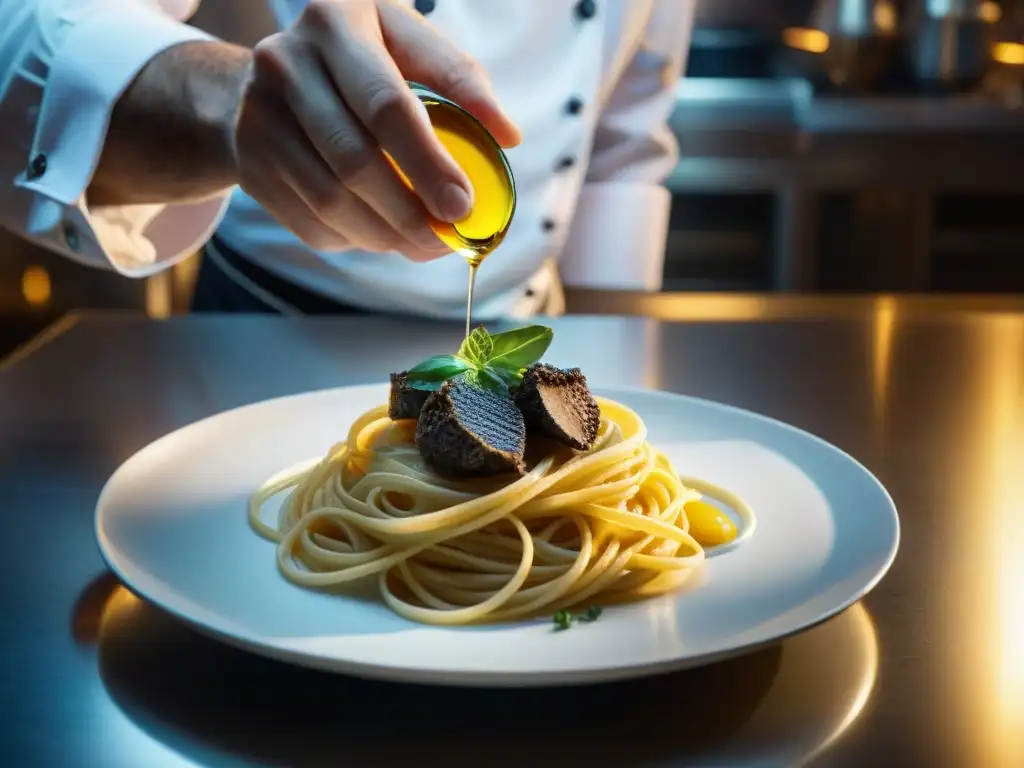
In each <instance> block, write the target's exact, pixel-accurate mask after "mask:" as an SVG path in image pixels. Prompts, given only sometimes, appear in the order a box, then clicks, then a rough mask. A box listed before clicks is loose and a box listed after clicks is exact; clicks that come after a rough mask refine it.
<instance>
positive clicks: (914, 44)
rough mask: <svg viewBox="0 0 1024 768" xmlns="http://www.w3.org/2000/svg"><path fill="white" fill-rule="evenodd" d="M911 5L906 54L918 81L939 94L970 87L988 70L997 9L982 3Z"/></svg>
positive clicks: (937, 0)
mask: <svg viewBox="0 0 1024 768" xmlns="http://www.w3.org/2000/svg"><path fill="white" fill-rule="evenodd" d="M914 4H915V5H914V7H913V9H912V11H911V14H910V19H909V24H910V29H911V30H912V33H913V36H912V41H911V43H910V46H909V49H908V54H909V57H910V62H911V66H912V68H913V71H914V74H915V76H916V78H917V81H918V83H919V84H920V85H921V86H922V87H923V88H925V89H927V90H935V91H940V92H962V91H968V90H973V89H974V88H976V87H977V86H978V85H979V84H980V83H981V81H982V80H983V79H984V77H985V75H986V74H988V72H989V71H990V69H991V68H992V66H993V58H992V49H993V45H994V44H995V42H996V24H997V23H998V21H999V18H1000V16H1001V13H1002V12H1001V8H1000V6H999V5H998V4H996V3H994V2H986V1H985V0H914Z"/></svg>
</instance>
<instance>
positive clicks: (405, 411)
mask: <svg viewBox="0 0 1024 768" xmlns="http://www.w3.org/2000/svg"><path fill="white" fill-rule="evenodd" d="M428 397H430V393H429V392H425V391H423V390H422V389H413V388H412V387H410V386H409V375H408V374H407V373H406V372H405V371H402V372H401V373H392V374H391V396H390V397H389V398H388V416H389V417H391V419H393V420H394V421H398V420H399V419H417V418H419V415H420V410H421V409H422V408H423V404H424V403H425V402H427V398H428Z"/></svg>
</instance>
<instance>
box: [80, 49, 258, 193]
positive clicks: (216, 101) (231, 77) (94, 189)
mask: <svg viewBox="0 0 1024 768" xmlns="http://www.w3.org/2000/svg"><path fill="white" fill-rule="evenodd" d="M251 55H252V54H251V51H249V50H248V49H246V48H240V47H238V46H234V45H230V44H228V43H221V42H190V43H184V44H182V45H178V46H175V47H173V48H170V49H168V50H166V51H164V52H163V53H161V54H159V55H158V56H156V57H155V58H154V59H153V60H152V61H151V62H149V64H147V65H146V66H145V67H144V68H143V69H142V70H141V71H140V72H139V74H138V76H137V77H136V78H135V80H134V81H133V82H132V84H131V85H130V86H129V87H128V88H127V89H126V90H125V92H124V93H123V94H122V95H121V97H120V99H119V100H118V101H117V104H116V105H115V107H114V110H113V112H112V114H111V121H110V126H109V129H108V131H107V138H106V141H105V143H104V147H103V152H102V154H101V156H100V161H99V164H98V165H97V168H96V171H95V173H94V175H93V177H92V182H91V183H90V185H89V189H88V193H87V197H88V200H89V202H90V203H91V204H95V205H124V204H138V203H170V202H180V201H187V200H196V199H201V198H203V197H207V196H209V195H212V194H215V193H217V192H219V191H221V190H223V189H225V188H227V187H230V186H232V185H233V184H235V183H237V172H236V164H235V152H234V124H235V116H236V112H237V107H238V102H239V99H240V97H241V94H242V91H243V89H244V86H245V82H246V78H247V76H248V71H249V63H250V60H251Z"/></svg>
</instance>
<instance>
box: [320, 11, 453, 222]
mask: <svg viewBox="0 0 1024 768" xmlns="http://www.w3.org/2000/svg"><path fill="white" fill-rule="evenodd" d="M313 9H317V10H313ZM305 16H309V19H310V20H309V21H308V22H307V23H308V24H309V25H310V27H311V30H312V32H313V34H314V35H315V36H316V39H317V40H318V42H319V45H318V50H319V52H320V55H321V57H322V58H323V61H324V64H325V67H326V69H327V71H328V73H329V75H330V79H331V81H332V83H333V84H334V86H335V88H337V90H338V92H339V93H340V95H341V97H342V99H343V100H344V102H345V104H346V105H347V106H348V108H349V109H350V110H351V111H352V113H353V114H354V116H355V117H356V118H357V119H358V121H359V122H360V123H361V124H362V125H363V126H364V127H365V129H366V130H367V131H368V132H369V134H370V135H372V136H373V138H374V139H375V140H376V141H377V143H378V144H379V146H380V147H381V149H383V150H384V151H385V152H387V153H388V154H389V155H391V156H392V157H393V158H394V159H395V162H397V163H398V165H399V167H400V168H401V169H402V170H403V171H404V172H405V174H406V176H407V177H408V178H409V181H410V183H411V184H412V186H413V188H414V189H415V190H416V193H417V194H418V195H419V196H420V198H421V199H422V200H423V203H424V204H425V205H426V207H427V209H428V210H429V211H430V213H431V214H432V215H433V216H435V217H436V218H439V219H441V220H442V221H458V220H459V219H462V218H464V217H465V216H466V215H467V214H468V213H469V211H470V209H471V208H472V190H471V187H470V184H469V179H467V178H466V175H465V174H464V173H463V171H462V169H461V168H459V166H458V164H457V163H456V162H455V161H454V160H453V159H452V157H451V155H450V154H448V151H447V150H446V149H445V147H444V145H442V144H441V142H440V140H439V139H438V138H437V136H436V135H435V134H434V131H433V129H432V128H431V126H430V122H429V120H428V119H427V118H426V115H425V114H424V111H423V109H422V108H421V106H420V104H419V101H418V99H417V98H416V97H415V96H414V95H413V93H412V92H411V90H410V89H409V87H408V85H407V84H406V82H405V79H404V78H403V77H402V74H401V72H399V70H398V67H397V66H395V62H394V61H393V60H392V58H391V55H390V54H389V53H388V50H387V48H386V47H385V46H384V43H383V40H382V38H381V31H380V25H379V21H378V19H377V16H376V11H375V5H373V4H366V3H354V4H352V5H346V6H340V5H337V4H321V5H314V4H310V5H309V6H307V11H306V14H305V15H304V18H305ZM368 175H369V174H368Z"/></svg>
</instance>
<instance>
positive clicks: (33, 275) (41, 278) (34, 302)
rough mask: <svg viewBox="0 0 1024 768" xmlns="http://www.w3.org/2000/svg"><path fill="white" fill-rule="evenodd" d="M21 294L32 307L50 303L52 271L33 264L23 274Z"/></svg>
mask: <svg viewBox="0 0 1024 768" xmlns="http://www.w3.org/2000/svg"><path fill="white" fill-rule="evenodd" d="M21 295H22V296H24V297H25V301H26V302H27V303H28V305H29V306H31V307H43V306H46V305H47V304H49V303H50V273H49V272H47V271H46V270H45V269H44V268H43V267H39V266H35V265H33V266H31V267H28V268H27V269H26V270H25V271H24V272H22V274H21Z"/></svg>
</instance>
